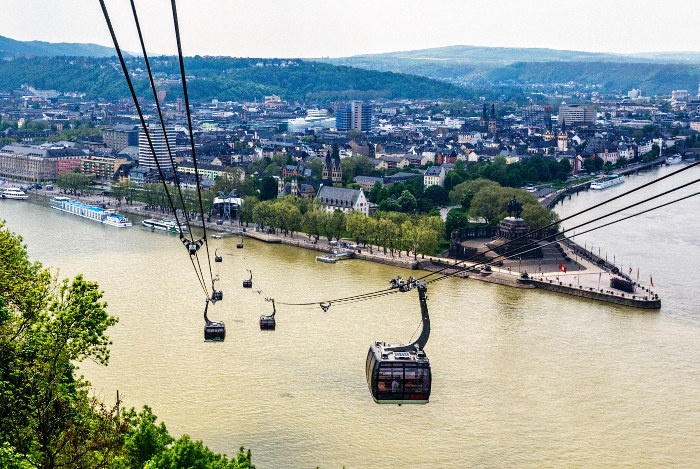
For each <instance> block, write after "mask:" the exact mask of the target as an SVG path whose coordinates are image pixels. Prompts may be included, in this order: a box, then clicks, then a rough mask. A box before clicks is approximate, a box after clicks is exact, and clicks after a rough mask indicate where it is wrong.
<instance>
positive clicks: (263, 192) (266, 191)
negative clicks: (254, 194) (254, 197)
mask: <svg viewBox="0 0 700 469" xmlns="http://www.w3.org/2000/svg"><path fill="white" fill-rule="evenodd" d="M277 193H278V189H277V179H275V178H273V177H271V176H267V177H264V178H263V179H262V182H261V184H260V200H271V199H275V198H276V197H277Z"/></svg>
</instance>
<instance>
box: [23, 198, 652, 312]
mask: <svg viewBox="0 0 700 469" xmlns="http://www.w3.org/2000/svg"><path fill="white" fill-rule="evenodd" d="M30 193H34V194H37V195H41V196H45V197H53V196H55V195H63V194H61V193H60V192H59V191H57V190H54V191H46V190H45V189H40V190H32V191H30ZM68 196H69V197H71V198H73V199H76V200H80V201H82V202H85V203H89V204H94V205H101V204H105V205H106V206H107V208H111V209H116V210H118V211H120V212H122V213H131V214H136V215H138V216H142V217H145V218H150V217H155V218H173V214H172V213H170V212H167V211H166V212H163V211H160V210H155V211H153V210H145V204H143V203H141V202H134V203H133V204H126V203H122V204H115V203H114V201H113V200H112V199H109V198H107V197H105V196H102V195H91V196H82V197H81V196H75V195H70V194H68ZM180 218H181V219H182V217H180ZM195 223H196V225H197V226H200V225H201V221H199V220H197V221H196V222H195ZM205 225H206V228H207V234H208V237H209V238H211V237H212V236H215V235H222V236H246V237H251V238H256V239H259V240H261V241H264V242H268V243H283V244H287V245H292V246H297V247H301V248H304V249H311V250H316V251H321V252H332V251H333V249H336V246H333V245H331V244H330V243H329V242H328V240H327V239H326V238H324V237H320V238H319V240H318V242H316V243H314V242H313V239H312V238H311V237H309V236H308V235H307V234H306V233H294V234H293V235H287V236H284V234H280V233H268V232H266V231H265V230H257V231H256V230H255V226H254V225H252V226H247V225H245V224H240V223H239V222H238V221H237V220H236V221H233V222H231V221H224V222H223V223H222V224H221V225H219V224H217V223H216V221H215V220H214V219H212V221H209V222H206V223H205ZM560 245H561V246H562V248H563V250H564V254H563V255H555V256H552V255H550V256H546V257H545V258H543V259H522V260H520V259H515V258H511V259H504V260H503V265H502V266H490V267H491V273H486V272H483V271H482V272H481V273H477V272H474V271H471V272H470V271H469V268H470V267H472V266H475V267H476V268H479V267H481V266H482V265H483V264H482V263H472V262H460V261H455V260H454V259H450V258H444V257H437V256H422V255H418V256H417V257H416V258H414V256H413V255H409V256H407V255H406V253H405V251H404V252H402V253H401V255H400V256H399V255H398V254H397V253H396V251H395V252H394V254H393V256H392V254H391V253H390V251H389V250H387V251H386V253H384V249H383V248H378V247H377V246H373V247H372V249H371V251H370V248H369V246H363V245H360V246H359V252H357V251H358V249H357V248H356V249H355V250H356V257H357V258H358V259H362V260H367V261H370V262H378V263H382V264H388V265H394V266H397V267H400V268H404V269H410V270H416V269H421V270H426V271H436V270H442V269H444V268H445V267H449V265H455V264H456V265H455V268H452V269H449V270H444V274H456V275H455V276H457V277H468V278H472V279H475V280H481V281H486V282H491V283H498V284H502V285H508V286H513V287H518V288H533V285H532V284H524V283H523V282H522V281H521V275H522V273H523V272H526V273H527V274H528V276H529V277H530V278H532V279H533V280H534V282H533V283H534V284H535V287H536V286H537V283H538V282H540V283H542V282H547V283H551V284H554V285H558V284H560V283H561V285H562V287H564V288H566V287H568V289H569V291H571V293H576V292H575V291H574V290H586V291H589V292H597V293H598V295H597V299H599V300H602V301H610V302H619V301H618V300H620V299H621V298H630V297H631V294H629V293H623V292H621V291H619V290H613V289H611V288H610V279H611V277H612V276H614V274H612V273H611V272H610V271H609V268H608V267H607V266H601V265H598V264H596V263H594V262H592V261H591V260H589V259H585V258H582V257H581V256H579V255H578V254H577V253H576V252H574V250H572V248H571V247H569V246H567V245H566V244H565V243H560ZM567 257H568V259H569V260H566V258H567ZM433 262H434V263H435V265H432V266H431V265H430V264H431V263H433ZM560 264H561V265H563V266H564V267H566V272H563V271H562V270H560V267H559V266H560ZM455 269H459V272H458V271H456V270H455ZM457 272H458V273H457ZM628 279H629V278H628ZM601 290H602V291H601ZM562 293H567V292H566V291H562ZM635 295H636V297H637V298H639V297H644V296H647V297H649V298H652V297H653V296H654V291H653V288H652V287H651V286H650V285H637V292H635Z"/></svg>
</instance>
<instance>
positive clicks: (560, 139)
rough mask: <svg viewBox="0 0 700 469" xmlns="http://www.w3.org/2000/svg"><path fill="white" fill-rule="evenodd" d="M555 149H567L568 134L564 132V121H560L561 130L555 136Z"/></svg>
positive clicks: (562, 150)
mask: <svg viewBox="0 0 700 469" xmlns="http://www.w3.org/2000/svg"><path fill="white" fill-rule="evenodd" d="M557 149H558V150H559V151H561V152H564V151H566V150H568V149H569V136H568V135H567V133H566V121H565V120H563V121H562V122H561V131H560V132H559V136H557Z"/></svg>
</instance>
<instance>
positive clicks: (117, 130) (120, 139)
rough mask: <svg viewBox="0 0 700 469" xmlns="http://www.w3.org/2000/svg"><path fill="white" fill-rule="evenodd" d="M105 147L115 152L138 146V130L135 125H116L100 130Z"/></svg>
mask: <svg viewBox="0 0 700 469" xmlns="http://www.w3.org/2000/svg"><path fill="white" fill-rule="evenodd" d="M102 141H103V142H104V144H105V146H106V147H108V148H111V149H113V150H115V151H121V150H123V149H124V148H126V147H131V146H136V145H138V144H139V128H138V126H136V125H123V124H117V125H114V126H112V127H107V128H105V129H103V130H102Z"/></svg>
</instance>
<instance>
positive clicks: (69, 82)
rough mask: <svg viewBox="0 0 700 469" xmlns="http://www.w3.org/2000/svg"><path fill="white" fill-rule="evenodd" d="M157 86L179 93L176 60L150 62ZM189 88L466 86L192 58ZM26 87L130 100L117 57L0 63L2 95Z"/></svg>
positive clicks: (229, 95) (418, 91) (255, 94)
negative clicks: (157, 82)
mask: <svg viewBox="0 0 700 469" xmlns="http://www.w3.org/2000/svg"><path fill="white" fill-rule="evenodd" d="M127 62H128V66H129V70H130V71H132V72H133V73H134V81H135V85H136V88H137V92H138V93H139V94H142V95H144V96H148V88H147V76H146V75H145V73H144V70H145V66H144V64H143V61H142V60H138V59H135V58H131V59H127ZM151 65H152V67H153V70H154V73H155V74H156V76H157V78H158V80H159V83H160V85H159V87H160V88H161V89H166V90H173V91H174V90H176V89H178V88H179V83H178V80H179V78H180V72H179V65H178V61H177V60H176V58H174V57H158V58H155V59H152V64H151ZM185 69H186V72H187V85H188V91H189V93H190V97H191V98H192V99H201V100H208V99H213V98H217V99H219V100H232V101H245V100H251V101H252V100H255V99H257V100H260V99H262V98H263V97H264V96H266V95H272V94H275V95H278V96H280V97H282V99H285V100H290V101H300V102H303V101H314V102H331V101H334V100H336V99H375V98H388V99H437V98H468V97H470V96H471V95H470V92H469V91H468V90H466V89H464V88H461V87H458V86H455V85H451V84H448V83H444V82H441V81H437V80H431V79H427V78H424V77H418V76H413V75H405V74H398V73H392V72H377V71H370V70H362V69H357V68H351V67H344V66H335V65H330V64H322V63H317V62H307V61H302V60H293V59H237V58H227V57H193V58H187V59H185ZM22 85H30V86H33V87H35V88H40V89H53V90H57V91H59V92H72V91H77V92H82V93H85V94H86V97H88V98H105V99H110V100H114V99H117V98H121V97H129V90H128V88H127V86H126V82H125V80H124V77H123V75H122V72H121V68H120V66H119V63H118V61H117V60H116V59H115V58H111V59H107V58H87V57H69V58H66V57H53V58H49V57H40V58H32V59H25V58H22V59H15V60H12V61H3V62H0V91H5V92H8V91H11V90H15V89H19V88H20V86H22Z"/></svg>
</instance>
